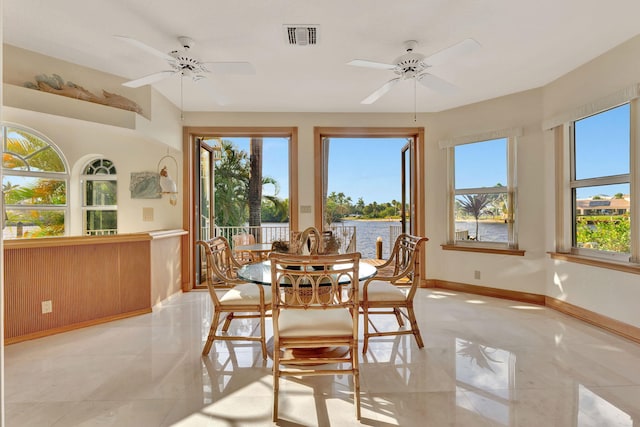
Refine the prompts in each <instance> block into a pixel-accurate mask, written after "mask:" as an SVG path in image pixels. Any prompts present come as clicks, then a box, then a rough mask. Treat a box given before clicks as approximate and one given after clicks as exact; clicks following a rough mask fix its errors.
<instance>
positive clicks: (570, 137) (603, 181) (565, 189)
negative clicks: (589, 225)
mask: <svg viewBox="0 0 640 427" xmlns="http://www.w3.org/2000/svg"><path fill="white" fill-rule="evenodd" d="M625 104H629V159H630V164H629V173H628V174H617V175H610V176H599V177H591V178H584V179H575V169H576V164H575V160H576V159H575V142H576V141H575V123H576V122H577V121H580V120H583V119H586V118H589V117H592V116H595V115H598V114H602V113H604V112H606V111H609V110H612V109H614V108H617V107H620V106H622V105H625ZM600 107H601V108H600V109H598V110H597V111H591V112H590V113H589V114H585V115H582V116H580V117H573V118H572V119H571V120H568V121H566V122H564V123H562V124H561V125H560V126H558V127H556V131H555V136H554V138H555V143H556V148H555V154H556V253H557V254H558V256H564V257H565V258H566V256H567V255H570V256H576V257H579V258H583V259H584V260H587V262H588V261H589V260H592V261H594V263H595V265H598V266H607V264H606V263H611V265H612V267H613V268H615V265H616V264H617V265H629V266H633V267H634V268H635V267H637V266H638V264H640V257H639V256H638V255H639V246H640V234H639V232H638V230H639V227H638V221H639V220H640V213H639V212H638V209H637V207H638V200H637V199H638V194H637V193H638V187H637V184H636V181H637V180H638V172H639V171H640V169H639V168H638V166H639V165H638V162H639V160H638V159H636V157H637V155H638V147H639V144H640V141H638V132H637V129H638V126H639V123H640V117H639V115H638V98H632V99H627V100H622V101H620V102H617V103H612V104H610V105H601V106H600ZM626 183H628V184H629V194H630V197H631V201H630V214H629V215H630V221H631V229H630V246H631V248H630V253H629V254H627V253H618V252H611V251H602V250H596V249H589V248H578V247H577V246H576V242H575V210H576V206H575V203H574V199H575V198H574V190H575V189H576V188H582V187H592V186H599V185H610V184H626ZM603 263H604V264H603Z"/></svg>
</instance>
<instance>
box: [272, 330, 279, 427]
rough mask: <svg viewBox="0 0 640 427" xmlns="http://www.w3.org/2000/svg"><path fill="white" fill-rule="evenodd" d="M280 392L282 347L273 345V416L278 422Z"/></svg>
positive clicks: (276, 344)
mask: <svg viewBox="0 0 640 427" xmlns="http://www.w3.org/2000/svg"><path fill="white" fill-rule="evenodd" d="M278 390H280V347H279V344H278V343H276V342H275V341H274V343H273V415H272V420H273V422H274V423H275V422H276V421H278Z"/></svg>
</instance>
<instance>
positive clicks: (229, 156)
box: [215, 140, 249, 227]
mask: <svg viewBox="0 0 640 427" xmlns="http://www.w3.org/2000/svg"><path fill="white" fill-rule="evenodd" d="M221 147H222V160H220V161H219V162H217V163H216V170H215V178H216V180H215V187H216V191H215V218H216V225H218V226H221V227H228V226H238V225H241V224H243V223H245V222H246V220H247V194H248V190H249V188H248V183H249V163H248V161H249V159H248V157H247V153H245V152H244V151H239V150H236V148H235V146H234V145H233V143H231V142H229V141H225V140H222V141H221Z"/></svg>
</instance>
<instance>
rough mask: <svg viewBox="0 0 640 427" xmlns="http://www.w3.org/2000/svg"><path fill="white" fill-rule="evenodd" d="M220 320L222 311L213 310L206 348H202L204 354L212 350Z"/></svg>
mask: <svg viewBox="0 0 640 427" xmlns="http://www.w3.org/2000/svg"><path fill="white" fill-rule="evenodd" d="M218 322H220V312H219V311H217V310H216V311H214V312H213V317H212V319H211V326H210V327H209V335H208V336H207V342H206V343H205V344H204V348H203V349H202V355H203V356H207V355H208V354H209V352H210V351H211V345H212V344H213V339H214V336H215V334H216V330H217V329H218Z"/></svg>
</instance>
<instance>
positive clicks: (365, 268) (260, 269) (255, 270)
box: [238, 260, 377, 285]
mask: <svg viewBox="0 0 640 427" xmlns="http://www.w3.org/2000/svg"><path fill="white" fill-rule="evenodd" d="M376 271H377V270H376V268H375V267H374V266H373V265H371V264H367V263H366V262H362V261H360V264H359V265H358V278H359V279H360V280H361V281H362V280H366V279H368V278H370V277H373V276H374V275H375V274H376ZM238 277H240V278H241V279H242V280H246V281H248V282H253V283H258V284H262V285H271V262H270V261H269V260H267V261H262V262H257V263H255V264H246V265H243V266H242V267H241V268H239V269H238Z"/></svg>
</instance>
